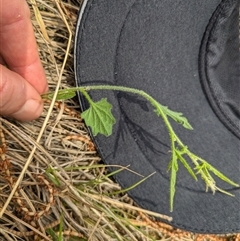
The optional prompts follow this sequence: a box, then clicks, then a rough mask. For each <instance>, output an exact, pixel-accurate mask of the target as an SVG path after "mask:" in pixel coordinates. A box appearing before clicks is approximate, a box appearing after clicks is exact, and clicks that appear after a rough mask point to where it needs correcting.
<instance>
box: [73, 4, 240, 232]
mask: <svg viewBox="0 0 240 241" xmlns="http://www.w3.org/2000/svg"><path fill="white" fill-rule="evenodd" d="M239 63H240V61H239V0H223V1H220V0H201V1H199V0H178V1H176V0H85V1H84V2H83V6H82V9H81V11H80V14H79V20H78V24H77V32H76V41H75V71H76V79H77V85H78V86H82V85H93V84H94V85H96V84H109V85H119V86H128V87H133V88H137V89H140V90H143V91H145V92H146V93H148V94H150V95H151V96H152V97H154V98H155V99H156V100H157V101H159V102H160V103H161V104H163V105H166V106H168V107H169V108H170V109H172V110H175V111H179V112H182V113H183V114H184V116H186V117H187V119H188V120H189V122H190V124H191V125H192V126H193V129H194V130H187V129H185V128H183V127H182V126H181V125H179V124H177V123H175V122H171V123H172V126H173V128H174V130H175V132H176V133H177V135H178V136H179V137H180V138H181V140H182V141H183V142H184V143H185V144H186V145H187V146H188V148H189V150H191V151H192V152H194V153H195V154H197V155H199V156H200V157H202V158H204V159H205V160H207V161H208V163H210V164H211V165H213V166H214V167H216V168H217V169H218V170H219V171H221V172H222V173H224V174H225V175H226V176H227V177H229V178H230V179H231V180H233V181H234V182H236V183H240V68H239ZM90 95H91V97H92V98H93V99H94V100H99V99H101V98H103V97H106V98H107V99H108V101H109V102H110V103H112V105H113V115H114V116H115V118H116V124H115V125H114V128H113V133H112V135H111V136H109V137H105V136H103V135H97V136H95V137H93V138H94V141H95V144H96V146H97V148H98V151H99V154H100V155H101V157H102V160H103V161H104V162H105V163H106V164H114V165H116V164H118V165H121V166H128V165H130V169H131V170H133V171H135V172H137V173H139V174H141V175H143V176H148V175H149V174H151V173H154V172H156V173H155V174H154V175H153V176H151V177H150V178H148V179H147V180H146V181H144V182H143V183H141V184H140V185H138V186H137V187H135V188H133V189H131V190H130V191H128V194H129V195H130V196H131V197H132V198H133V200H135V202H136V203H137V204H138V205H139V206H141V207H143V208H145V209H148V210H151V211H154V212H158V213H161V214H166V215H169V216H172V217H173V220H172V222H170V224H171V225H173V226H175V227H177V228H181V229H185V230H189V231H193V232H198V233H231V232H238V231H240V189H239V187H234V186H231V185H229V184H227V183H225V182H223V181H221V180H220V179H218V178H216V181H217V184H218V186H219V187H221V188H222V189H224V190H226V191H228V192H230V193H232V194H233V195H235V196H234V197H231V196H228V195H225V194H222V193H220V192H218V191H217V192H216V193H215V194H214V195H213V194H212V193H211V192H205V184H204V182H202V180H199V181H198V182H195V181H194V180H193V178H192V177H191V175H189V173H188V171H187V170H186V169H185V168H184V167H183V166H182V164H181V163H179V165H178V167H179V171H178V174H177V175H178V176H177V184H176V194H175V199H174V210H173V212H170V211H169V189H170V187H169V180H170V173H169V172H167V168H168V164H169V161H170V159H171V144H170V139H169V135H168V131H167V129H166V127H165V125H164V123H163V122H162V121H161V119H160V118H159V117H158V116H156V114H155V113H154V112H153V111H152V106H151V105H149V104H148V103H147V102H146V101H145V100H144V99H142V98H140V97H139V96H135V95H132V94H128V93H123V92H112V91H90ZM80 102H81V106H82V109H83V110H85V109H86V108H87V103H86V101H85V100H84V98H82V97H80ZM189 163H190V162H189ZM115 179H116V181H117V182H118V183H119V184H120V185H121V186H122V187H123V188H127V187H129V186H131V185H133V184H135V183H137V182H138V181H139V180H140V179H141V177H139V176H138V175H136V174H134V173H132V172H129V171H127V170H125V171H122V172H120V173H118V174H117V175H116V176H115Z"/></svg>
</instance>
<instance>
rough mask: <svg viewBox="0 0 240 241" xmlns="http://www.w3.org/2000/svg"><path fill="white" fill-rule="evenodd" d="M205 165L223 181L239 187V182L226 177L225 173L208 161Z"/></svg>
mask: <svg viewBox="0 0 240 241" xmlns="http://www.w3.org/2000/svg"><path fill="white" fill-rule="evenodd" d="M205 166H206V168H207V169H208V170H209V171H211V172H213V173H214V174H215V175H216V176H217V177H219V178H220V179H222V180H223V181H225V182H227V183H228V184H230V185H232V186H235V187H239V184H237V183H236V182H233V181H232V180H230V179H229V178H228V177H226V176H225V175H224V174H223V173H221V172H220V171H218V170H217V169H216V168H215V167H213V166H212V165H210V164H209V163H208V162H205Z"/></svg>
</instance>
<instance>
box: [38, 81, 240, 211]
mask: <svg viewBox="0 0 240 241" xmlns="http://www.w3.org/2000/svg"><path fill="white" fill-rule="evenodd" d="M90 90H91V91H92V90H112V91H123V92H128V93H132V94H136V95H139V96H141V97H143V98H144V99H146V100H147V101H148V102H149V103H150V104H151V105H152V106H153V111H154V112H155V113H156V115H157V116H159V117H161V118H162V119H163V121H164V124H165V126H166V128H167V129H168V133H169V137H170V142H171V153H172V155H171V160H170V162H169V165H168V171H169V172H170V211H173V205H174V196H175V187H176V181H177V172H178V164H179V162H180V163H182V165H183V166H184V167H185V168H186V169H187V171H188V172H189V174H190V175H191V176H192V177H193V179H194V180H195V181H197V180H198V178H197V176H200V177H201V178H202V179H203V181H204V182H205V184H206V191H208V189H210V190H211V191H212V192H213V193H215V192H216V191H219V192H222V193H224V194H227V195H231V196H233V195H232V194H231V193H229V192H227V191H225V190H223V189H221V188H219V187H218V186H217V185H216V182H215V180H214V178H213V176H212V174H214V175H215V176H217V177H219V178H220V179H222V180H223V181H225V182H227V183H228V184H230V185H232V186H235V187H238V186H239V185H238V184H237V183H235V182H233V181H232V180H230V179H229V178H228V177H226V176H225V175H224V174H223V173H221V172H220V171H218V170H217V169H216V168H215V167H213V166H212V165H210V164H209V163H208V162H207V161H206V160H204V159H202V158H201V157H199V156H197V155H196V154H194V153H192V152H191V151H190V150H189V149H188V147H187V146H186V145H185V144H184V143H183V142H182V141H181V140H180V138H179V137H178V136H177V134H176V133H175V132H174V130H173V128H172V125H171V123H170V121H169V118H171V119H173V120H174V121H176V122H177V123H179V124H181V125H182V126H183V127H184V128H186V129H189V130H192V129H193V128H192V126H191V125H190V123H189V122H188V120H187V118H186V117H184V116H183V114H182V113H180V112H175V111H172V110H170V109H168V107H167V106H163V105H161V104H160V103H159V102H158V101H156V100H155V99H154V98H153V97H152V96H150V95H149V94H147V93H146V92H144V91H142V90H138V89H134V88H128V87H124V86H111V85H94V86H83V87H76V88H69V89H63V90H60V91H59V92H58V95H57V98H56V100H66V99H70V98H72V97H74V96H75V95H76V93H77V91H79V92H81V94H83V95H84V97H85V98H86V100H87V101H88V103H89V106H90V107H89V108H88V109H87V110H85V111H83V112H82V113H81V117H82V118H83V119H84V120H85V123H86V125H87V126H89V127H90V128H91V130H92V132H93V135H94V136H95V135H97V134H103V135H105V136H110V135H111V134H112V129H113V125H114V124H115V118H114V116H113V115H112V112H111V110H112V105H111V104H110V103H109V102H108V101H107V99H106V98H103V99H101V100H100V101H97V102H94V101H93V100H92V99H91V97H90V96H89V94H88V91H90ZM53 95H54V93H47V94H44V95H42V98H43V99H52V98H53ZM186 157H189V158H190V160H191V161H192V163H193V165H194V166H195V167H194V168H191V167H190V165H189V164H188V162H187V159H186Z"/></svg>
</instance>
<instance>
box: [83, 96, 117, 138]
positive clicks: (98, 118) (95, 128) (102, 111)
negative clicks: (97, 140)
mask: <svg viewBox="0 0 240 241" xmlns="http://www.w3.org/2000/svg"><path fill="white" fill-rule="evenodd" d="M89 104H90V107H89V108H88V109H87V110H85V111H84V112H82V114H81V117H82V118H83V119H84V120H85V123H86V125H87V126H89V127H91V129H92V132H93V135H94V136H96V135H97V134H98V133H100V134H103V135H105V136H110V135H111V134H112V128H113V125H114V124H115V122H116V120H115V118H114V116H113V115H112V112H111V109H112V105H111V104H110V103H109V102H108V101H107V99H106V98H104V99H101V100H100V101H98V102H93V101H91V102H89Z"/></svg>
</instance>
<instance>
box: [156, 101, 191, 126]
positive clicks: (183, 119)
mask: <svg viewBox="0 0 240 241" xmlns="http://www.w3.org/2000/svg"><path fill="white" fill-rule="evenodd" d="M160 108H161V109H162V111H163V112H164V114H165V115H167V116H169V117H171V118H172V119H173V120H174V121H176V122H177V123H179V124H181V125H182V126H183V127H185V128H186V129H189V130H193V127H192V126H191V125H190V123H189V122H188V120H187V118H186V117H184V116H183V113H181V112H176V111H172V110H170V109H168V107H167V106H162V105H161V106H160ZM155 112H156V113H157V114H158V115H160V113H158V111H157V110H156V111H155Z"/></svg>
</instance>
